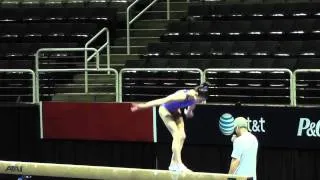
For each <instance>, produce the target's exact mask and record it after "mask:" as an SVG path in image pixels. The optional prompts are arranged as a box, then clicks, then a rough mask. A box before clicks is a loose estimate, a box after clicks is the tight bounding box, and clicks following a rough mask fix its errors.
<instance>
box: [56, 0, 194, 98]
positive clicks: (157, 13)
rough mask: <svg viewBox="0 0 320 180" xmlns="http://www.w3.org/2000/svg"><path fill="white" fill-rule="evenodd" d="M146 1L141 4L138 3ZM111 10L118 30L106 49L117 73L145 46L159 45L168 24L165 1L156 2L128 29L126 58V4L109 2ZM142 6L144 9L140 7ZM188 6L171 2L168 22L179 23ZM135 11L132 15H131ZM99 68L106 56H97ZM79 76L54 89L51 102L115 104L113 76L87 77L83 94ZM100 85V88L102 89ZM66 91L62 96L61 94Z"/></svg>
mask: <svg viewBox="0 0 320 180" xmlns="http://www.w3.org/2000/svg"><path fill="white" fill-rule="evenodd" d="M144 2H147V1H143V2H142V3H144ZM110 5H111V6H112V7H116V8H118V13H117V20H118V29H117V31H116V35H117V36H116V39H115V41H114V42H113V44H112V45H111V47H110V51H111V55H110V62H111V68H114V69H116V70H118V72H120V70H121V69H122V68H123V66H124V65H125V63H126V61H130V60H139V59H140V57H141V55H142V54H144V53H146V52H147V50H146V47H147V46H148V44H149V43H152V42H159V41H160V36H161V35H162V34H163V33H165V32H166V28H167V25H168V20H167V12H166V11H167V4H166V0H159V2H158V3H156V4H155V5H154V6H153V7H151V8H150V9H149V10H148V11H147V12H145V13H144V14H143V15H142V16H141V17H140V18H139V19H138V20H137V21H136V22H134V23H133V24H132V25H131V28H130V36H131V37H130V45H131V49H130V50H131V55H127V49H126V48H127V47H126V46H127V37H126V36H127V32H126V9H127V6H128V4H127V3H124V2H120V1H119V2H112V3H111V4H110ZM144 7H145V6H144ZM139 8H141V6H140V5H139V7H137V9H133V14H136V13H138V12H140V10H139ZM187 8H188V3H187V2H186V0H171V3H170V11H171V12H170V21H179V20H180V19H181V18H184V17H185V16H186V15H187ZM134 11H135V12H134ZM89 67H91V68H93V67H95V62H90V63H89ZM100 67H101V68H106V67H107V55H106V54H101V55H100ZM83 82H84V77H83V74H77V75H75V76H74V78H73V81H72V83H71V84H65V85H62V86H61V87H59V86H58V88H57V92H58V93H57V94H55V95H54V96H53V98H52V100H54V101H73V102H112V101H116V93H115V87H114V82H115V80H114V76H102V75H97V74H93V75H89V83H91V85H90V86H89V92H90V93H88V94H83V93H82V92H83V91H84V84H83ZM102 85H103V87H102ZM66 90H68V92H67V93H66V92H65V91H66Z"/></svg>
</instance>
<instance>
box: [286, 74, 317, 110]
mask: <svg viewBox="0 0 320 180" xmlns="http://www.w3.org/2000/svg"><path fill="white" fill-rule="evenodd" d="M300 72H320V69H297V70H295V71H293V77H292V82H293V90H294V106H297V73H300Z"/></svg>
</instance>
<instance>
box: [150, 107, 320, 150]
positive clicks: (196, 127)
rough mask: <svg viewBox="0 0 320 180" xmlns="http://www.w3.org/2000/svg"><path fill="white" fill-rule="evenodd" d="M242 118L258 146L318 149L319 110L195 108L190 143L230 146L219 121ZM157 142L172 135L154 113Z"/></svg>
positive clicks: (187, 125) (188, 126) (189, 122)
mask: <svg viewBox="0 0 320 180" xmlns="http://www.w3.org/2000/svg"><path fill="white" fill-rule="evenodd" d="M226 115H228V116H230V115H231V116H232V117H233V118H236V117H238V116H242V117H245V118H246V119H247V120H248V124H249V131H251V132H252V133H253V134H254V135H255V136H256V137H257V138H258V140H259V143H260V146H265V147H286V148H311V149H313V148H320V108H314V107H313V108H312V107H309V108H308V107H267V106H221V105H219V106H217V105H198V106H197V107H196V109H195V111H194V117H193V118H192V119H186V120H185V121H184V122H185V129H186V135H187V140H186V143H189V144H217V145H231V144H232V143H231V141H230V139H231V135H230V136H226V135H223V134H222V133H221V131H220V129H219V120H220V119H221V118H223V116H226ZM156 117H157V135H158V137H157V140H158V142H166V143H168V142H171V135H170V134H169V132H168V130H167V129H166V127H165V126H164V125H163V122H162V120H161V119H160V117H159V114H157V116H156Z"/></svg>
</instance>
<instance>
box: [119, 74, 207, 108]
mask: <svg viewBox="0 0 320 180" xmlns="http://www.w3.org/2000/svg"><path fill="white" fill-rule="evenodd" d="M124 71H198V72H199V73H200V82H201V83H202V82H204V75H203V71H201V69H198V68H123V69H121V70H120V72H119V102H122V73H123V72H124Z"/></svg>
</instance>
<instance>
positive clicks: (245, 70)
mask: <svg viewBox="0 0 320 180" xmlns="http://www.w3.org/2000/svg"><path fill="white" fill-rule="evenodd" d="M208 71H220V72H226V71H242V72H247V71H263V72H275V71H282V72H283V71H284V72H287V73H289V75H290V105H291V106H294V92H293V73H292V71H291V70H290V69H284V68H279V69H277V68H238V69H237V68H209V69H205V70H204V79H206V73H207V72H208Z"/></svg>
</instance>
